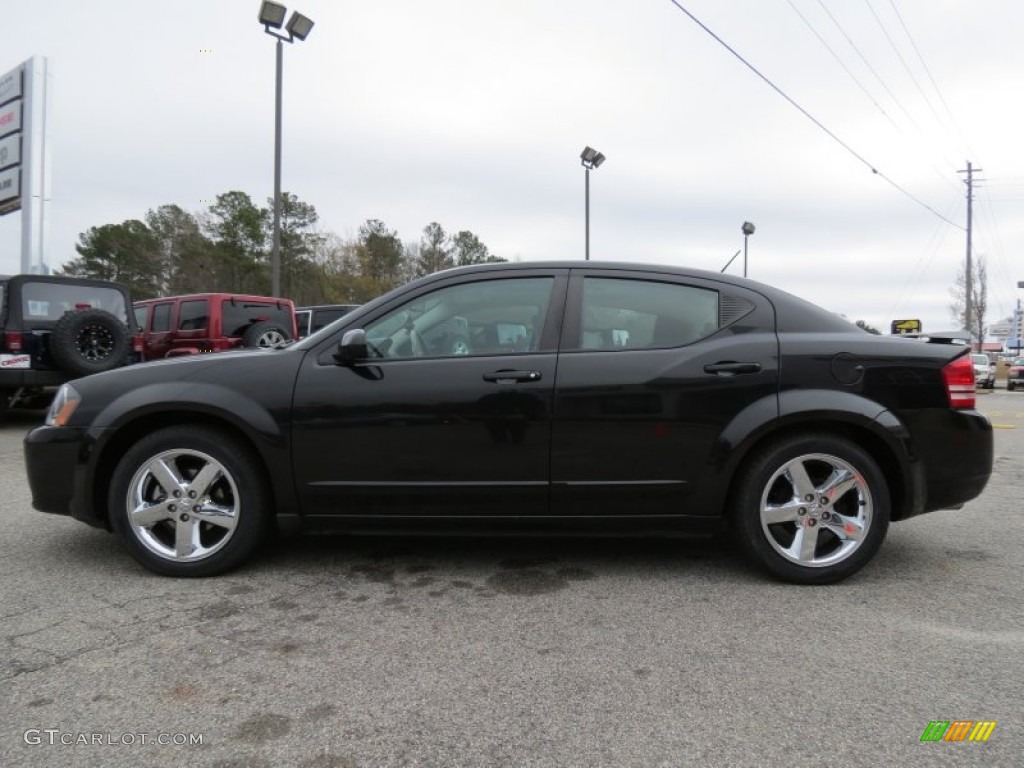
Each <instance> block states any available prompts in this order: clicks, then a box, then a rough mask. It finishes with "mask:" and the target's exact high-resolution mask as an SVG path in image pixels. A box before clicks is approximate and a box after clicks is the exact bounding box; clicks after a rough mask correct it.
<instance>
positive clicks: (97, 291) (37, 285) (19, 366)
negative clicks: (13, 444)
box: [0, 275, 142, 412]
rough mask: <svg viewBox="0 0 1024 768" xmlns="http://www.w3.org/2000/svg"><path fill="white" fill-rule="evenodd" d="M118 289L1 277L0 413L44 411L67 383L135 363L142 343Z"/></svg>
mask: <svg viewBox="0 0 1024 768" xmlns="http://www.w3.org/2000/svg"><path fill="white" fill-rule="evenodd" d="M131 305H132V300H131V294H130V293H129V291H128V289H127V288H126V287H125V286H123V285H121V284H120V283H112V282H108V281H106V280H89V279H85V278H78V277H63V276H59V275H13V276H6V275H3V276H0V412H3V411H5V410H6V409H7V408H8V407H10V406H12V405H28V406H43V407H45V406H46V404H47V400H48V398H49V397H50V395H52V393H53V390H54V389H55V388H56V387H57V386H58V385H60V384H63V383H64V382H65V381H69V380H71V379H74V378H77V377H79V376H85V375H87V374H90V373H98V372H100V371H107V370H110V369H112V368H117V367H120V366H122V365H125V364H127V363H130V362H133V361H135V360H137V359H138V353H139V351H140V350H141V343H142V341H141V337H139V336H138V335H137V332H138V328H137V327H136V325H135V318H134V316H133V315H131V314H130V313H129V311H128V308H129V307H131Z"/></svg>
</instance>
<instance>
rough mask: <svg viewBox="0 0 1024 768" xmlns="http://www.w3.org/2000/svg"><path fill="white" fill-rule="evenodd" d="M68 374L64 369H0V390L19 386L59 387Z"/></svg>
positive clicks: (13, 388)
mask: <svg viewBox="0 0 1024 768" xmlns="http://www.w3.org/2000/svg"><path fill="white" fill-rule="evenodd" d="M69 378H71V377H70V376H68V374H67V372H65V371H37V370H34V369H32V368H15V369H10V368H7V369H0V390H15V389H19V388H20V387H59V386H60V385H61V384H63V383H64V382H65V381H67V380H68V379H69Z"/></svg>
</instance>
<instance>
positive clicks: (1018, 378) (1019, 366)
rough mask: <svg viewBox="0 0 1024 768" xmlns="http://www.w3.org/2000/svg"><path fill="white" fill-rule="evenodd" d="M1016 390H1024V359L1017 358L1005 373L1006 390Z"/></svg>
mask: <svg viewBox="0 0 1024 768" xmlns="http://www.w3.org/2000/svg"><path fill="white" fill-rule="evenodd" d="M1018 388H1020V389H1024V357H1018V358H1017V359H1016V360H1014V361H1013V362H1012V363H1010V367H1009V369H1008V370H1007V373H1006V389H1007V390H1009V391H1010V392H1013V390H1015V389H1018Z"/></svg>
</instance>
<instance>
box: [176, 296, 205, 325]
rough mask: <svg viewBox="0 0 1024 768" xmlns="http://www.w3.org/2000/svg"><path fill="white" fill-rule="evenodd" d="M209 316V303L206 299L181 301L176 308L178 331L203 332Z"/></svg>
mask: <svg viewBox="0 0 1024 768" xmlns="http://www.w3.org/2000/svg"><path fill="white" fill-rule="evenodd" d="M209 315H210V302H208V301H207V300H206V299H198V300H192V301H183V302H181V304H180V305H179V308H178V330H179V331H202V330H205V329H206V326H207V323H208V321H209Z"/></svg>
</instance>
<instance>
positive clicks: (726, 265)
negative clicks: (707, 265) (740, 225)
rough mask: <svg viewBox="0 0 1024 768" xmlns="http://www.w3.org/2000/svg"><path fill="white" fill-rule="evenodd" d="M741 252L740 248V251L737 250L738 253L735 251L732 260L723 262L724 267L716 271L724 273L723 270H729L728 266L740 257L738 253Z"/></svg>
mask: <svg viewBox="0 0 1024 768" xmlns="http://www.w3.org/2000/svg"><path fill="white" fill-rule="evenodd" d="M742 250H743V249H742V248H740V250H739V251H736V253H734V254H733V255H732V258H731V259H729V260H728V261H727V262H725V266H724V267H722V268H721V269H720V270H718V271H719V272H725V270H727V269H728V268H729V265H730V264H732V263H733V262H734V261H736V257H737V256H739V255H740V251H742Z"/></svg>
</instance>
